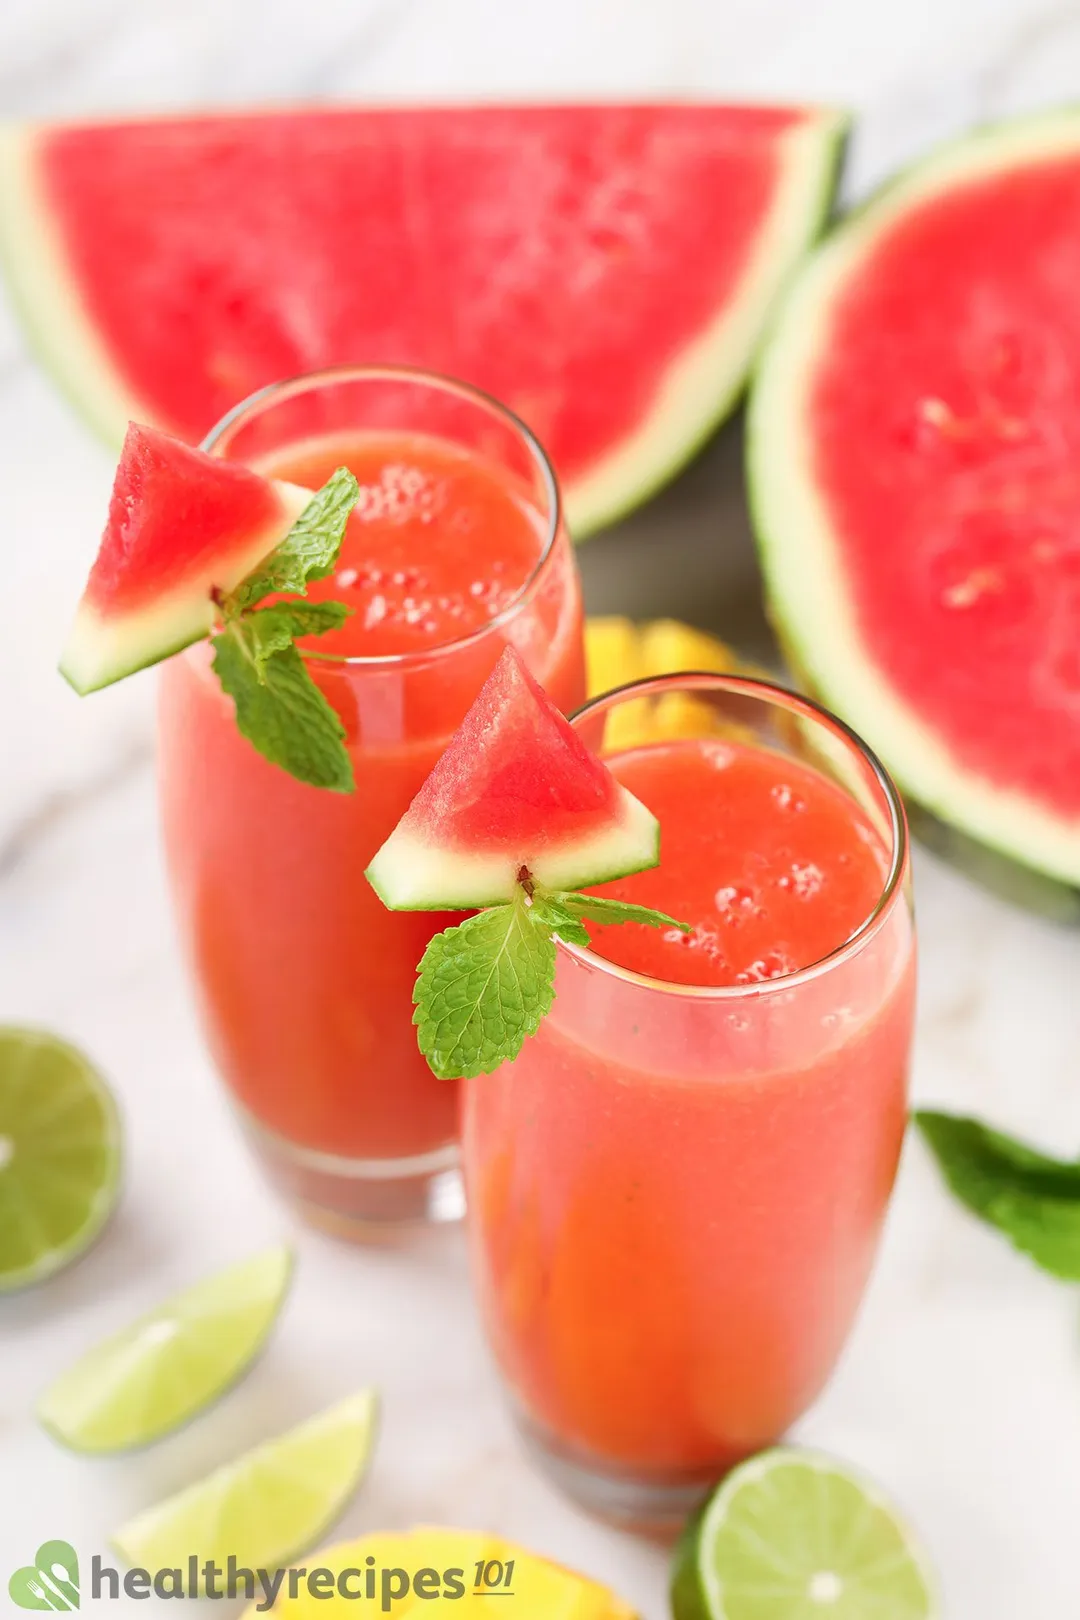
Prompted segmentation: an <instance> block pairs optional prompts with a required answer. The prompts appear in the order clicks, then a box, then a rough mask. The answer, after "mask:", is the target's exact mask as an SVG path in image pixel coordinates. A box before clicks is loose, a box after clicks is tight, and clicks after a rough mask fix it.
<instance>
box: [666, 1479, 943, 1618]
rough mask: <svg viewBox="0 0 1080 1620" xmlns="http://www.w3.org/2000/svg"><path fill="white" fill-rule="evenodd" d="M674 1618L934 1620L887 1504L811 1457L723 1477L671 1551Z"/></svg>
mask: <svg viewBox="0 0 1080 1620" xmlns="http://www.w3.org/2000/svg"><path fill="white" fill-rule="evenodd" d="M671 1606H672V1613H673V1615H674V1617H675V1620H932V1617H933V1616H935V1615H936V1614H937V1613H938V1605H937V1600H936V1597H935V1595H934V1582H933V1578H932V1576H931V1574H930V1571H929V1565H928V1563H927V1561H926V1558H925V1556H924V1554H923V1552H922V1549H921V1548H920V1546H919V1544H918V1542H917V1541H916V1540H915V1538H914V1536H913V1535H912V1533H911V1531H910V1529H909V1528H908V1527H907V1525H906V1524H905V1523H904V1521H903V1520H902V1519H901V1518H900V1516H899V1514H898V1513H897V1511H896V1509H895V1508H894V1507H893V1506H892V1504H891V1503H890V1502H889V1501H887V1500H886V1498H885V1497H883V1496H882V1495H881V1494H880V1493H879V1492H878V1491H877V1490H875V1488H874V1487H873V1486H872V1485H870V1484H869V1483H868V1482H867V1481H866V1480H864V1479H860V1477H859V1476H858V1475H857V1474H854V1473H852V1472H851V1470H850V1469H848V1468H846V1467H844V1466H843V1465H842V1464H841V1463H837V1462H834V1461H832V1459H831V1458H828V1457H823V1456H820V1455H819V1454H817V1453H815V1452H809V1451H795V1450H791V1451H789V1450H783V1449H777V1450H775V1451H766V1452H763V1453H762V1454H761V1455H760V1456H758V1457H753V1458H751V1460H750V1461H749V1462H746V1463H743V1464H742V1466H741V1467H739V1468H736V1469H735V1470H734V1472H733V1473H731V1474H729V1475H728V1477H727V1479H725V1480H724V1482H723V1484H722V1485H720V1486H719V1488H718V1489H717V1490H716V1492H715V1493H714V1494H713V1496H711V1497H710V1499H709V1501H708V1503H707V1504H706V1506H705V1508H704V1510H703V1512H702V1513H701V1514H700V1515H699V1517H698V1518H697V1519H696V1520H694V1521H693V1522H692V1523H691V1524H690V1525H689V1526H688V1528H687V1531H686V1533H685V1535H684V1536H683V1538H682V1541H681V1542H680V1544H679V1546H678V1548H677V1550H676V1553H675V1565H674V1571H673V1579H672V1589H671Z"/></svg>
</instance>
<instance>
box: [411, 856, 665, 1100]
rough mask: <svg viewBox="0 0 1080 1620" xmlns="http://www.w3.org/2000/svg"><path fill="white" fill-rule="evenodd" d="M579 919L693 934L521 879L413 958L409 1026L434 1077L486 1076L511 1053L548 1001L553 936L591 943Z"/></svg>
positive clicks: (652, 914) (618, 905)
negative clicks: (505, 897)
mask: <svg viewBox="0 0 1080 1620" xmlns="http://www.w3.org/2000/svg"><path fill="white" fill-rule="evenodd" d="M585 917H592V918H594V919H595V920H597V921H601V922H636V923H645V924H648V925H649V926H650V927H654V928H662V927H670V928H679V929H681V930H682V931H683V933H689V932H690V924H689V923H682V922H678V921H677V920H676V919H675V918H674V917H669V916H667V914H666V913H665V912H662V911H651V910H650V909H649V908H648V907H647V906H634V905H628V904H624V903H623V902H622V901H619V900H603V899H600V898H599V897H598V896H596V895H591V894H579V893H577V892H576V891H573V890H554V889H544V888H542V887H540V886H538V885H536V884H534V883H533V882H532V881H531V880H530V879H528V877H527V876H526V878H525V879H524V880H523V881H522V882H520V883H519V885H518V887H517V889H516V891H515V893H514V897H513V899H512V900H509V901H507V902H505V903H504V904H502V905H498V906H490V907H488V909H487V910H486V911H480V912H477V914H476V916H475V917H469V918H467V919H466V921H465V922H463V923H458V924H457V925H456V926H455V927H452V928H445V929H443V931H442V933H441V934H436V935H435V937H434V938H433V939H432V940H431V941H430V942H429V944H428V947H427V949H426V951H425V952H424V954H423V956H422V957H421V959H420V968H419V972H418V974H417V980H416V985H415V987H414V989H413V1002H414V1005H415V1011H414V1013H413V1023H414V1024H415V1025H416V1031H417V1040H418V1043H419V1046H420V1050H421V1052H422V1053H423V1055H424V1057H425V1058H426V1059H427V1061H428V1064H429V1066H430V1067H431V1069H432V1070H433V1071H434V1073H435V1074H436V1075H438V1077H439V1079H440V1080H453V1079H463V1080H465V1079H474V1078H475V1077H476V1076H477V1075H480V1074H491V1073H492V1072H493V1071H494V1070H495V1069H497V1068H498V1067H499V1066H500V1064H502V1063H505V1062H507V1060H508V1059H510V1058H514V1057H517V1055H518V1053H519V1052H520V1051H521V1048H522V1046H523V1045H524V1043H525V1041H526V1040H527V1039H528V1037H529V1036H530V1035H535V1034H536V1031H537V1030H538V1029H539V1027H540V1024H541V1022H542V1020H543V1019H544V1017H545V1016H546V1015H547V1013H548V1012H549V1011H550V1010H551V1004H552V1002H553V1000H554V998H555V961H556V952H555V936H556V935H558V937H559V938H560V939H563V940H565V941H566V942H567V944H572V945H588V944H589V942H590V940H589V931H588V929H587V928H586V927H585V923H584V921H583V919H584V918H585Z"/></svg>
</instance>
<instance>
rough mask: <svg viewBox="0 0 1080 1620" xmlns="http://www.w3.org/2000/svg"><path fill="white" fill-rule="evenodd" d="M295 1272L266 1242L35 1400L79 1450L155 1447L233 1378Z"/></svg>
mask: <svg viewBox="0 0 1080 1620" xmlns="http://www.w3.org/2000/svg"><path fill="white" fill-rule="evenodd" d="M291 1272H292V1256H291V1254H290V1252H289V1250H288V1249H285V1248H276V1249H268V1250H267V1251H266V1252H265V1253H264V1254H257V1255H255V1256H253V1257H252V1258H251V1259H249V1260H243V1261H241V1262H240V1263H239V1264H238V1265H235V1266H229V1267H228V1268H227V1270H225V1271H218V1272H215V1274H214V1275H213V1276H212V1277H206V1278H204V1280H203V1281H202V1282H200V1283H196V1284H195V1286H194V1287H193V1288H188V1289H186V1290H185V1291H184V1292H183V1293H182V1294H176V1295H174V1296H173V1298H172V1299H168V1300H166V1301H165V1303H164V1304H163V1305H159V1306H158V1308H157V1309H156V1310H154V1311H151V1312H150V1313H149V1315H147V1316H143V1317H140V1319H139V1320H138V1321H137V1322H133V1323H132V1325H131V1326H130V1327H127V1328H124V1329H123V1331H122V1332H120V1333H117V1334H114V1335H113V1337H112V1338H110V1339H106V1340H105V1341H104V1342H103V1343H102V1344H98V1345H95V1346H94V1348H93V1349H92V1350H90V1351H88V1352H87V1354H86V1355H85V1356H83V1357H82V1358H81V1360H79V1361H77V1362H76V1363H75V1365H74V1366H73V1367H70V1368H69V1369H68V1371H67V1372H66V1373H62V1374H61V1375H60V1377H59V1378H58V1379H57V1380H56V1382H55V1383H54V1384H53V1385H52V1387H51V1388H50V1389H49V1390H47V1391H46V1393H45V1394H44V1395H43V1396H42V1398H41V1400H40V1401H39V1403H38V1417H39V1418H40V1420H41V1422H42V1423H43V1424H44V1425H45V1427H46V1428H47V1429H49V1430H51V1431H52V1433H53V1434H54V1435H55V1436H56V1437H57V1439H58V1440H62V1441H63V1442H64V1444H65V1445H66V1446H71V1447H72V1448H73V1449H74V1450H75V1451H95V1452H103V1451H127V1450H129V1449H130V1448H131V1447H133V1446H145V1445H149V1443H150V1442H151V1441H152V1440H157V1439H159V1438H160V1437H161V1436H162V1435H163V1434H168V1433H169V1431H170V1430H171V1429H175V1428H177V1427H178V1426H179V1425H180V1424H181V1423H184V1422H186V1420H187V1419H188V1418H190V1417H194V1415H195V1413H196V1412H199V1411H201V1410H202V1408H203V1407H204V1406H208V1405H209V1403H210V1402H211V1401H213V1400H216V1399H217V1397H218V1396H219V1395H222V1394H224V1392H225V1391H226V1390H227V1389H228V1388H229V1386H230V1385H231V1384H233V1383H235V1381H236V1379H237V1378H239V1376H240V1374H241V1373H242V1372H244V1371H245V1369H246V1368H247V1367H248V1366H249V1365H250V1363H251V1361H252V1360H253V1359H254V1357H255V1356H256V1354H257V1353H258V1351H259V1350H260V1349H261V1348H262V1346H263V1344H264V1342H265V1340H266V1336H267V1334H268V1333H269V1332H270V1329H271V1328H272V1327H273V1325H274V1321H275V1319H276V1317H277V1314H278V1311H279V1309H280V1308H281V1302H282V1300H283V1299H284V1297H285V1291H286V1289H287V1287H288V1284H289V1277H290V1274H291Z"/></svg>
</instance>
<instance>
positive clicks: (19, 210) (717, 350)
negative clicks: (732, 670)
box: [0, 108, 850, 539]
mask: <svg viewBox="0 0 1080 1620" xmlns="http://www.w3.org/2000/svg"><path fill="white" fill-rule="evenodd" d="M849 123H850V119H849V116H848V115H847V114H846V113H844V112H841V111H839V110H836V109H833V108H808V109H806V110H805V114H804V117H803V118H802V120H801V122H799V123H798V124H797V125H795V126H793V128H792V129H791V130H789V131H788V132H786V133H785V134H784V135H782V136H781V137H779V141H780V142H781V143H782V144H783V146H784V148H785V149H784V151H783V154H782V158H781V166H782V179H781V181H780V183H779V185H778V187H777V190H776V194H775V196H774V198H773V203H772V206H771V208H770V210H769V214H768V219H767V222H766V224H765V225H763V226H762V227H760V228H759V230H758V233H757V240H756V242H755V245H754V251H753V253H752V254H751V256H750V262H749V264H748V266H747V268H746V269H745V270H744V273H743V275H742V277H741V278H740V281H739V285H738V288H737V290H736V292H735V294H734V295H733V296H731V297H729V298H728V299H726V300H725V302H724V305H723V307H722V308H721V309H720V310H719V311H718V313H717V316H716V319H715V320H714V321H713V322H712V323H711V324H710V325H708V326H707V327H706V328H705V329H704V330H703V331H702V332H700V333H699V334H698V335H697V336H696V337H695V338H694V339H693V340H692V341H691V342H690V343H689V344H688V345H686V346H685V347H684V349H683V350H682V352H681V353H679V354H678V355H676V356H675V357H674V358H673V359H672V360H671V362H670V364H669V366H668V368H667V371H666V373H665V374H664V376H663V377H662V378H661V380H660V383H659V386H658V388H657V390H656V392H655V395H654V398H653V402H652V405H651V408H650V409H649V410H648V412H647V413H646V414H645V415H644V416H643V418H642V420H641V422H640V423H639V424H638V426H637V428H636V429H635V430H634V431H633V432H632V433H631V434H630V435H629V436H628V437H626V438H624V439H623V440H621V441H620V442H619V443H617V444H615V445H613V446H612V448H611V450H610V452H609V453H608V454H607V455H606V456H605V457H604V458H603V459H602V460H601V461H600V462H599V463H598V464H597V465H596V466H594V467H593V468H592V469H590V471H589V472H588V473H587V474H586V475H585V476H584V477H582V478H580V479H578V480H575V481H572V482H570V483H569V484H568V485H567V487H566V488H565V489H564V497H565V504H566V508H567V514H568V522H569V527H570V530H571V533H572V534H573V535H574V537H575V538H576V539H584V538H586V537H587V536H588V535H589V534H591V533H593V532H594V531H595V530H597V529H599V528H602V527H606V526H607V525H608V524H611V523H613V522H615V521H616V520H617V519H618V518H620V517H622V516H624V515H625V514H626V513H627V512H628V511H630V510H632V509H633V508H634V507H636V506H638V505H640V504H641V503H642V502H643V501H645V500H647V499H648V498H649V497H650V496H651V495H653V494H655V493H656V491H657V490H658V489H660V488H661V487H662V486H663V485H664V484H665V483H667V482H668V481H669V480H670V479H671V478H672V477H674V475H675V474H676V473H677V472H678V471H679V470H680V469H681V468H682V467H683V466H685V465H686V463H687V462H689V461H690V460H692V458H693V457H694V456H695V455H696V454H697V452H698V451H699V450H700V449H701V447H702V446H703V445H704V444H705V443H706V442H707V440H708V439H709V438H710V437H711V436H712V434H713V433H714V432H715V431H716V429H717V428H718V427H719V426H720V425H721V424H722V422H723V421H724V420H725V419H726V418H727V417H728V416H729V415H730V414H731V411H732V410H733V409H734V407H735V406H736V404H737V403H738V402H739V400H740V399H741V397H742V395H743V392H744V390H745V387H746V382H747V379H748V376H749V372H750V368H751V366H752V364H753V360H754V355H755V352H756V350H757V347H758V343H759V341H760V338H761V334H762V331H763V329H764V327H765V326H766V324H767V322H768V319H769V316H770V314H771V313H772V311H773V309H774V308H775V305H776V303H777V301H778V299H779V298H780V296H781V294H782V293H783V291H784V289H785V287H786V285H787V283H788V282H789V281H790V279H791V277H792V275H793V274H794V273H795V271H796V269H797V266H798V264H799V262H800V260H801V259H802V257H803V255H804V254H805V252H806V250H807V248H808V247H809V246H810V245H811V243H812V242H813V241H814V239H815V238H816V237H817V236H818V235H819V234H820V232H821V230H822V228H823V226H824V224H825V222H826V220H827V218H828V216H829V212H830V209H831V207H832V202H833V197H834V195H835V190H836V184H837V180H838V177H839V172H840V167H841V164H842V160H843V155H844V151H845V148H846V142H847V133H848V128H849ZM48 127H49V126H47V125H42V126H38V125H34V124H22V125H9V126H7V127H6V128H0V270H2V271H3V273H4V278H5V280H6V282H7V286H8V289H9V292H10V295H11V299H12V302H13V304H14V307H15V309H16V311H17V313H18V315H19V318H20V320H21V322H22V324H23V327H24V329H25V331H26V333H27V336H28V338H29V341H30V344H31V346H32V348H33V349H34V351H35V352H36V354H37V355H38V357H39V359H40V360H41V362H42V364H43V365H44V366H45V368H46V369H47V370H48V371H49V372H50V374H51V375H52V376H53V378H54V380H55V381H56V382H57V384H58V386H59V387H60V388H61V390H62V391H63V392H64V394H66V396H67V397H68V399H69V401H70V402H71V404H72V405H73V406H74V407H75V409H76V410H77V411H78V412H79V413H80V414H81V415H82V416H83V417H84V418H85V419H86V420H87V421H88V422H89V423H90V424H91V426H92V427H93V428H94V429H95V431H96V432H97V433H98V434H99V435H100V436H101V437H102V438H103V439H104V440H105V441H106V442H107V443H111V444H114V445H118V444H119V442H120V439H121V438H122V435H123V430H124V427H125V426H126V424H127V421H128V420H129V418H134V419H136V420H139V421H146V422H152V423H153V422H157V423H158V425H160V426H163V427H165V428H166V429H168V428H169V427H170V424H169V423H168V422H162V421H161V420H160V418H159V416H158V413H157V412H156V411H155V410H154V408H153V406H152V405H151V404H150V403H149V402H148V401H146V400H143V399H140V397H139V396H138V395H137V394H135V393H134V392H133V391H132V390H131V389H129V388H128V387H127V386H126V385H125V383H124V382H123V380H122V377H121V374H120V371H119V369H118V367H117V365H116V362H115V361H114V360H113V358H112V356H111V355H110V353H109V351H108V348H107V346H106V344H105V343H104V341H103V340H102V339H101V337H100V335H99V334H98V332H97V330H96V328H95V326H94V324H93V322H92V320H91V319H90V317H89V316H88V315H87V313H86V312H85V310H84V309H83V307H82V305H81V303H80V300H79V296H78V291H77V287H76V284H75V282H74V280H73V279H72V277H71V276H70V275H69V274H68V272H67V269H66V264H67V259H66V254H65V250H64V247H63V244H62V242H61V241H60V239H59V234H58V232H57V229H56V226H55V222H54V220H53V219H52V217H51V216H50V214H49V211H48V208H47V207H46V206H45V205H44V203H43V202H42V200H41V198H40V195H39V193H38V191H37V186H36V181H35V177H34V172H33V155H34V143H35V137H36V136H37V134H38V132H39V130H41V131H44V130H46V129H48Z"/></svg>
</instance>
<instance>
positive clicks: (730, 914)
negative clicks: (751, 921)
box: [713, 883, 764, 926]
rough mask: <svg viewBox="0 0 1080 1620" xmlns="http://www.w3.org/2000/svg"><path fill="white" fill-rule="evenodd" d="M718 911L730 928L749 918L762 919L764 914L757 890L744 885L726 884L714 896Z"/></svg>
mask: <svg viewBox="0 0 1080 1620" xmlns="http://www.w3.org/2000/svg"><path fill="white" fill-rule="evenodd" d="M713 899H714V902H715V904H716V909H717V911H718V912H719V913H720V915H721V916H722V917H723V919H724V921H725V922H726V923H727V924H728V925H729V926H730V925H731V924H732V923H739V922H741V921H743V920H744V919H746V918H748V917H762V916H764V912H763V910H762V908H761V905H760V903H759V896H758V893H757V891H756V890H755V889H751V888H749V887H748V886H747V885H746V884H742V883H725V884H723V885H722V886H721V887H720V888H719V889H717V891H716V894H715V895H714V896H713Z"/></svg>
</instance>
